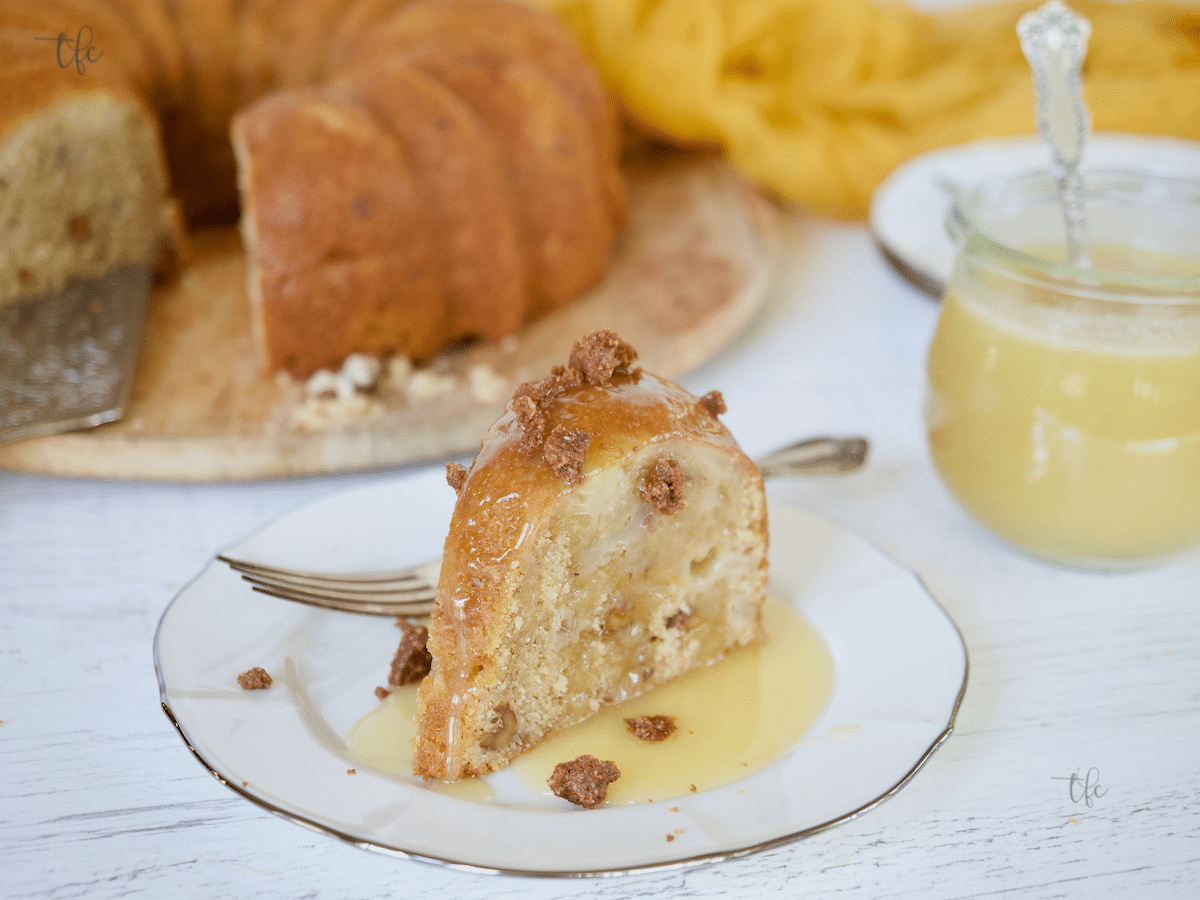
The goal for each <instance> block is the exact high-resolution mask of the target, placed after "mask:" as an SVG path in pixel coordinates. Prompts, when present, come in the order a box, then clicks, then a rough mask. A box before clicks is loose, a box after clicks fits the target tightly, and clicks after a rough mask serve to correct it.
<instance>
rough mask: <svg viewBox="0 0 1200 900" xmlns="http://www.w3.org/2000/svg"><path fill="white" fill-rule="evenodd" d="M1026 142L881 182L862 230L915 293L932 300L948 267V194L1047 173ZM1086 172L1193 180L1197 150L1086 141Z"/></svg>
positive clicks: (901, 172)
mask: <svg viewBox="0 0 1200 900" xmlns="http://www.w3.org/2000/svg"><path fill="white" fill-rule="evenodd" d="M1049 161H1050V157H1049V152H1048V151H1047V150H1046V148H1045V146H1044V145H1043V144H1042V142H1041V140H1040V139H1038V138H1037V137H1035V136H1033V135H1028V136H1024V137H1015V138H1006V139H997V140H982V141H973V142H971V143H969V144H960V145H958V146H955V147H946V148H943V149H940V150H934V151H931V152H929V153H923V154H921V155H920V156H915V157H913V158H912V159H910V160H909V161H908V162H906V163H904V164H902V165H900V166H899V167H897V168H896V169H895V171H893V172H892V174H891V175H889V176H888V177H887V178H886V179H884V182H883V184H881V185H880V186H879V188H878V189H877V190H876V191H875V194H874V196H873V197H872V198H871V211H870V219H869V222H870V228H871V233H872V235H873V236H874V237H875V240H876V242H877V243H878V244H879V247H880V249H881V250H882V252H883V255H884V256H885V257H886V258H887V260H888V262H890V263H891V264H892V265H893V266H894V267H895V268H896V270H897V271H898V272H899V273H900V274H901V275H902V276H904V277H905V278H906V279H907V280H908V281H910V282H911V283H912V284H914V285H915V286H916V287H917V288H919V289H920V290H922V291H924V292H925V293H927V294H929V295H930V296H931V297H934V298H935V299H940V298H941V296H942V292H943V291H944V290H945V286H946V282H947V281H948V280H949V278H950V272H951V270H952V268H953V266H954V245H953V244H952V243H951V242H950V238H949V236H948V235H947V234H946V229H945V227H944V222H945V219H946V213H947V212H948V211H949V209H950V191H951V190H953V189H963V188H970V187H973V186H974V185H976V184H978V183H979V182H981V181H984V180H985V179H988V178H993V177H996V176H999V175H1013V174H1017V173H1019V172H1027V171H1032V170H1034V169H1046V168H1048V167H1049ZM1084 167H1085V173H1086V170H1087V169H1088V168H1136V169H1142V170H1145V169H1156V170H1160V171H1164V172H1173V173H1176V174H1181V175H1189V176H1193V177H1200V143H1196V142H1195V141H1187V140H1183V139H1182V138H1174V137H1152V136H1148V135H1134V134H1116V133H1104V134H1096V135H1093V136H1092V139H1091V142H1090V143H1089V144H1088V149H1087V153H1086V155H1085V157H1084Z"/></svg>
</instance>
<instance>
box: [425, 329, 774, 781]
mask: <svg viewBox="0 0 1200 900" xmlns="http://www.w3.org/2000/svg"><path fill="white" fill-rule="evenodd" d="M636 356H637V354H636V353H635V352H634V351H633V350H632V348H630V347H629V346H628V345H627V344H624V343H623V342H621V341H620V340H619V339H618V338H617V336H616V335H615V334H613V333H612V332H609V331H601V332H596V333H594V334H591V335H588V336H587V337H585V338H583V339H582V340H580V341H579V342H578V343H577V344H576V345H575V348H574V350H573V351H572V353H571V358H570V363H569V365H568V366H567V367H565V368H557V367H556V369H555V370H554V372H553V374H551V375H550V376H549V377H548V378H546V379H544V380H542V381H538V382H531V383H529V384H525V385H522V386H521V387H520V388H518V390H517V392H516V394H515V395H514V396H513V399H512V401H511V402H510V403H509V405H508V409H507V410H506V412H505V413H504V415H502V416H501V417H500V419H499V420H498V421H497V422H496V423H495V424H494V425H493V426H492V427H491V429H490V430H489V431H488V432H487V434H486V435H485V436H484V438H483V441H482V444H481V447H480V451H479V454H478V455H477V456H476V457H475V460H474V462H473V463H472V464H471V467H470V468H469V469H464V468H463V467H462V466H457V465H453V464H452V465H451V466H450V467H449V468H448V476H449V481H450V483H451V485H452V486H453V487H454V488H455V489H456V490H457V491H458V501H457V504H456V506H455V509H454V515H453V519H452V521H451V524H450V533H449V536H448V537H447V539H446V546H445V553H444V556H443V560H442V574H441V581H440V583H439V585H438V597H437V606H436V608H435V610H434V612H433V616H432V621H431V622H430V626H429V643H428V647H429V650H430V652H431V653H432V655H433V668H432V671H431V672H430V674H429V675H428V676H427V677H426V678H425V680H424V681H423V682H422V684H421V688H420V694H419V705H418V711H417V728H418V736H417V740H416V748H415V754H414V758H413V767H414V770H415V772H416V773H417V774H418V775H421V776H424V777H426V778H439V779H450V780H454V779H458V778H462V777H464V776H475V775H483V774H486V773H487V772H491V771H493V770H495V769H498V768H501V767H502V766H504V765H506V764H507V763H508V761H509V760H511V759H512V758H513V757H514V756H516V755H517V754H518V753H520V752H521V751H523V750H526V749H528V748H530V747H532V746H533V745H534V744H536V743H538V742H539V741H540V740H542V738H544V737H545V736H546V735H547V734H549V733H550V732H552V731H556V730H558V729H561V728H563V727H565V726H568V725H572V724H574V723H576V722H579V721H581V720H583V719H586V718H588V717H589V716H591V715H592V714H593V713H595V712H596V711H597V710H599V709H600V707H601V706H602V705H605V704H609V703H617V702H620V701H621V700H624V699H626V698H629V697H633V696H635V695H637V694H640V693H642V692H644V691H646V690H647V689H649V688H651V687H653V686H654V685H658V684H662V683H663V682H665V681H667V680H669V679H671V678H674V677H675V676H677V675H680V674H681V673H683V672H686V671H687V670H689V669H692V668H694V667H696V666H701V665H707V664H709V663H712V662H714V661H716V660H718V659H720V658H721V657H722V656H723V655H724V654H725V652H726V651H727V650H729V649H730V648H732V647H735V646H739V645H742V644H748V643H750V642H752V641H754V640H756V639H758V638H759V637H760V635H761V630H760V612H761V606H762V602H763V597H764V590H765V585H766V578H767V562H766V550H767V514H766V500H765V497H764V492H763V482H762V476H761V474H760V473H759V471H758V468H757V466H755V464H754V463H753V462H752V461H751V460H750V459H749V458H748V457H747V456H746V455H745V454H744V453H743V452H742V451H741V450H740V449H739V447H738V445H737V443H736V442H735V441H734V439H733V437H732V436H731V435H730V434H729V432H728V431H727V430H726V429H725V427H724V426H723V425H722V424H721V423H720V421H719V420H718V418H717V416H718V414H719V413H721V412H724V409H725V406H724V402H723V401H722V399H721V396H720V394H718V393H716V392H713V393H710V394H706V395H705V396H704V397H702V398H697V397H695V396H693V395H692V394H690V393H688V392H687V391H685V390H684V389H683V388H681V387H679V386H677V385H675V384H672V383H670V382H668V381H665V380H663V379H661V378H657V377H655V376H654V375H650V374H648V373H645V372H642V371H641V370H640V369H638V368H635V367H634V366H633V362H634V360H635V359H636Z"/></svg>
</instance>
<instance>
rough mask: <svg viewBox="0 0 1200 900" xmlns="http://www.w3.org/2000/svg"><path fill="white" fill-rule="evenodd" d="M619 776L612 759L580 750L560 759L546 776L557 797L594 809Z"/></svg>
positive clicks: (619, 771) (601, 801) (619, 772)
mask: <svg viewBox="0 0 1200 900" xmlns="http://www.w3.org/2000/svg"><path fill="white" fill-rule="evenodd" d="M620 777H621V770H620V769H618V768H617V766H616V763H614V762H612V761H611V760H604V761H601V760H599V759H596V757H594V756H591V755H590V754H587V753H585V754H583V755H582V756H579V757H577V758H575V759H573V760H571V761H570V762H561V763H559V764H558V765H556V766H555V767H554V773H553V774H552V775H551V776H550V778H549V779H547V781H546V783H547V784H548V785H550V790H552V791H553V792H554V794H555V796H556V797H562V798H563V799H564V800H569V801H570V802H572V803H574V804H576V805H577V806H582V807H584V808H585V809H595V808H596V804H598V803H603V802H604V800H605V798H606V797H608V786H609V785H610V784H612V783H613V782H614V781H616V780H617V779H618V778H620Z"/></svg>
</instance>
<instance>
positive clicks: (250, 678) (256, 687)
mask: <svg viewBox="0 0 1200 900" xmlns="http://www.w3.org/2000/svg"><path fill="white" fill-rule="evenodd" d="M237 683H238V687H240V688H241V689H242V690H243V691H265V690H266V689H267V688H269V687H270V686H271V676H270V675H268V674H267V671H266V669H263V668H260V667H259V666H255V667H254V668H253V669H247V670H246V671H245V672H243V673H242V674H241V675H239V676H238V677H237Z"/></svg>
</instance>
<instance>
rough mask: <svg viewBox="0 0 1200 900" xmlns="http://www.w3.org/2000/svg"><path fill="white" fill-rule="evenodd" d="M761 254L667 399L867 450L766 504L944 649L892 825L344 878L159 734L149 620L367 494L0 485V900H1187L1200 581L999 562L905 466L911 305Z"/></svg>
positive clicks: (1196, 843) (882, 284) (843, 277)
mask: <svg viewBox="0 0 1200 900" xmlns="http://www.w3.org/2000/svg"><path fill="white" fill-rule="evenodd" d="M784 235H785V242H786V247H787V255H786V259H785V261H784V262H783V264H782V265H781V271H780V273H779V278H778V282H777V286H776V288H775V290H774V291H773V293H772V296H771V298H770V300H769V301H768V303H767V304H766V307H765V308H764V310H763V311H762V312H761V313H760V314H759V316H758V317H757V318H756V319H755V321H754V322H753V323H752V324H751V326H750V327H749V328H748V330H747V331H746V332H745V333H744V334H743V335H742V336H741V337H740V338H739V339H738V340H737V341H736V342H735V343H734V344H733V346H732V347H731V348H730V349H728V350H727V351H726V352H725V353H723V354H722V355H721V356H719V357H718V358H717V359H715V360H714V361H712V362H710V363H709V364H708V365H707V366H705V367H704V368H703V369H702V370H700V371H696V372H693V373H692V374H691V375H690V376H688V377H687V378H686V379H684V380H685V383H686V384H687V385H688V386H689V387H691V388H693V389H695V390H697V391H706V390H709V389H712V388H719V389H721V390H722V391H723V392H724V394H725V397H726V400H727V401H728V404H729V412H728V413H727V414H726V416H725V417H724V419H725V421H726V422H727V424H728V425H729V426H730V427H731V428H732V429H733V431H734V432H735V434H737V435H738V436H739V437H740V439H741V440H742V443H743V445H744V446H745V447H746V449H747V450H748V451H749V452H751V453H758V452H762V451H765V450H767V449H769V448H771V447H773V446H776V445H778V444H781V443H784V442H785V441H787V440H791V439H793V438H796V437H800V436H804V435H812V434H817V433H841V434H850V433H855V434H858V433H861V434H865V435H867V436H869V437H870V438H871V441H872V448H873V452H872V455H871V459H870V462H869V464H868V467H867V469H866V470H865V471H863V472H861V473H859V474H857V475H855V476H852V477H849V478H843V479H836V480H832V479H831V480H824V481H810V482H793V483H790V484H787V485H785V486H782V487H779V488H775V490H777V491H778V495H779V496H782V497H785V498H786V499H787V500H789V501H790V502H792V503H794V504H796V505H798V506H801V507H803V508H806V509H808V510H811V511H814V512H816V513H818V514H821V515H824V516H826V517H828V518H830V519H832V520H834V521H837V522H839V523H841V524H843V525H845V526H846V527H849V528H851V529H852V530H854V531H856V532H858V533H859V534H862V535H863V536H865V537H867V538H869V539H871V540H873V541H875V542H876V543H877V544H878V545H879V546H881V547H882V548H883V549H884V550H886V551H887V552H888V553H890V554H891V555H892V556H893V557H894V558H895V559H897V560H898V561H899V562H901V563H903V564H904V565H907V566H909V567H910V568H912V569H914V570H915V571H916V572H918V573H919V574H920V575H921V577H922V578H923V579H924V580H925V582H926V583H927V584H928V586H929V588H930V590H931V591H932V593H933V594H934V595H935V596H936V597H937V598H938V600H939V601H940V602H941V603H942V604H943V605H944V606H945V607H946V609H947V610H948V611H949V612H950V614H951V615H952V616H953V617H954V619H955V620H956V621H957V623H958V625H959V627H960V628H961V630H962V632H963V634H964V636H965V638H966V641H967V644H968V648H969V651H970V662H971V676H970V685H969V687H968V690H967V695H966V700H965V702H964V705H963V708H962V711H961V714H960V716H959V723H958V728H957V731H956V733H955V735H954V736H953V737H952V738H951V739H950V741H949V742H948V743H947V744H946V745H945V746H944V747H943V748H942V749H941V750H940V751H939V752H938V753H937V754H936V755H935V756H934V758H933V759H932V761H931V762H930V764H929V765H928V766H927V768H926V769H925V770H924V771H922V772H921V773H920V774H919V775H918V777H917V778H916V779H915V780H914V781H913V782H912V783H911V784H910V785H909V786H908V787H907V788H906V789H904V790H903V791H902V792H901V793H900V794H899V795H898V796H897V797H895V798H893V799H892V800H890V801H888V802H887V803H885V804H883V805H882V806H881V807H879V808H878V809H876V810H874V811H872V812H871V813H869V814H867V815H865V816H863V817H861V818H860V819H858V820H855V821H853V822H850V823H848V824H846V825H844V826H842V827H839V828H835V829H832V830H830V831H827V832H825V833H823V834H820V835H817V836H816V837H813V838H810V839H808V840H805V841H801V842H797V843H793V844H790V845H787V846H784V847H780V848H776V849H774V850H771V851H769V852H765V853H761V854H756V855H752V856H749V857H746V858H744V859H741V860H737V861H733V862H728V863H721V864H717V865H711V866H708V867H704V868H698V869H690V870H685V871H679V872H663V873H658V874H647V875H639V876H622V877H616V878H609V879H595V880H591V881H589V882H587V883H586V884H580V883H579V882H576V881H571V880H556V879H526V878H516V877H510V876H488V875H481V874H476V873H471V872H459V871H454V870H450V869H446V868H442V867H438V866H434V865H429V864H423V863H418V862H412V861H407V860H402V859H394V858H390V857H386V856H382V855H378V854H373V853H368V852H365V851H362V850H358V849H356V848H353V847H350V846H347V845H345V844H342V843H341V842H339V841H338V840H336V839H334V838H330V837H327V836H325V835H321V834H315V833H312V832H310V831H308V830H306V829H304V828H301V827H299V826H297V825H295V824H292V823H291V822H287V821H284V820H283V819H280V818H278V817H276V816H273V815H271V814H270V813H268V812H265V811H263V810H261V809H259V808H258V807H256V806H254V805H252V804H250V803H247V802H245V801H244V800H242V799H240V798H239V797H237V796H235V795H234V794H232V793H231V792H230V791H229V790H227V789H226V788H224V787H223V786H222V785H220V784H219V783H218V782H217V781H216V780H215V779H213V778H212V777H211V776H210V775H208V774H207V772H206V771H205V770H204V769H203V768H202V767H201V766H200V765H199V764H198V763H197V761H196V760H195V759H194V758H193V756H192V755H191V754H190V753H189V752H188V750H187V748H186V747H185V746H184V745H183V743H182V741H181V740H180V739H179V737H178V735H177V734H176V732H175V730H174V729H173V728H172V726H171V724H170V723H169V722H168V720H167V718H166V717H165V716H164V715H163V713H162V711H161V709H160V707H159V703H158V688H157V683H156V680H155V674H154V667H153V660H152V654H151V644H152V639H153V635H154V630H155V627H156V624H157V622H158V618H159V616H160V615H161V613H162V611H163V609H164V608H165V607H166V605H167V603H168V602H169V600H170V599H171V597H172V596H173V595H174V594H175V593H176V592H178V591H179V590H180V589H181V587H182V586H183V585H185V584H186V583H187V581H188V579H189V578H191V577H192V576H193V575H194V574H196V573H197V572H198V571H199V570H200V568H201V567H202V566H203V565H205V563H206V562H207V561H208V560H209V559H210V558H211V557H212V555H213V554H214V553H215V552H217V551H218V550H220V549H221V548H222V547H223V546H225V545H227V544H229V543H232V542H233V541H235V540H236V539H238V538H240V537H242V536H243V535H245V534H246V533H248V532H250V531H252V530H253V529H255V528H256V527H257V526H259V525H260V524H261V523H263V522H265V521H267V520H269V519H271V518H272V517H273V516H276V515H278V514H279V513H281V512H283V511H285V510H288V509H291V508H293V507H295V506H296V505H298V504H301V503H303V502H305V501H306V500H309V499H311V498H314V497H318V496H322V495H324V494H327V493H329V492H331V491H337V490H341V489H344V488H346V487H350V486H355V485H361V484H367V483H370V482H371V481H372V480H373V479H379V478H383V477H386V475H381V474H374V475H356V476H347V477H339V478H321V479H306V480H297V481H286V482H261V483H250V484H239V485H202V484H199V485H171V484H138V483H106V482H98V481H73V480H55V479H49V478H40V477H31V476H25V475H13V474H8V473H0V720H3V722H4V724H3V725H2V726H0V896H3V897H12V898H17V897H20V898H25V897H41V898H64V897H88V898H108V897H112V898H117V897H172V898H191V897H196V898H227V897H252V896H261V897H307V898H335V897H356V898H357V897H364V898H365V897H393V896H394V897H410V896H434V897H452V898H457V897H471V898H476V897H493V898H516V897H521V898H525V897H529V898H553V897H567V896H573V895H575V894H578V893H580V892H581V891H586V892H587V893H589V894H591V895H594V896H597V897H602V898H632V897H640V896H656V897H718V896H754V895H757V896H762V897H795V896H802V895H803V896H811V897H818V896H861V897H880V896H889V897H903V896H920V897H922V898H942V897H990V896H997V895H1017V896H1022V897H1027V896H1028V897H1059V896H1080V897H1105V896H1138V897H1188V896H1196V895H1197V892H1198V891H1200V888H1198V887H1197V884H1198V883H1200V801H1198V799H1197V797H1198V795H1197V784H1200V751H1198V750H1197V743H1198V740H1200V554H1192V555H1191V556H1190V557H1188V558H1187V559H1185V560H1183V561H1180V562H1177V563H1175V564H1173V565H1170V566H1167V567H1164V568H1161V569H1158V570H1155V571H1151V572H1146V573H1140V574H1132V575H1085V574H1077V573H1073V572H1068V571H1064V570H1059V569H1054V568H1049V567H1046V566H1043V565H1040V564H1037V563H1034V562H1030V561H1028V560H1025V559H1023V558H1022V557H1020V556H1018V555H1016V554H1015V553H1012V552H1010V551H1008V550H1006V549H1005V548H1003V547H1002V546H1000V545H999V544H998V543H996V542H995V541H994V540H993V539H991V538H990V537H989V536H988V535H987V534H985V533H984V532H983V531H982V530H981V529H980V528H978V527H977V526H975V525H974V524H973V523H972V522H971V521H970V520H969V519H968V518H967V517H966V515H965V514H964V513H962V512H961V511H960V510H959V509H958V508H957V507H956V506H955V505H954V503H953V502H952V501H951V499H950V498H949V496H948V495H947V494H946V493H945V491H944V490H943V489H942V487H941V486H940V484H939V482H938V481H937V480H936V477H935V475H934V473H933V471H932V469H931V467H930V464H929V461H928V457H927V454H926V451H925V447H924V438H923V433H922V429H921V416H920V410H921V402H922V393H923V387H922V384H923V364H924V355H925V350H926V347H927V345H928V341H929V338H930V337H931V335H932V331H933V326H934V322H935V316H936V307H935V305H934V304H933V303H932V302H931V301H929V300H928V299H926V298H925V297H923V296H920V295H918V294H917V293H916V292H914V291H913V290H911V289H910V288H908V287H906V286H905V285H904V284H903V283H902V282H901V281H900V280H899V279H898V278H897V277H896V276H895V275H893V273H892V272H891V271H889V270H888V269H887V267H886V266H885V264H884V263H883V262H882V261H881V260H880V258H879V257H878V254H877V253H876V252H875V249H874V247H873V246H872V244H871V241H870V238H869V237H868V236H867V234H866V233H865V231H864V229H863V228H862V227H861V226H857V225H842V224H834V223H829V222H825V221H823V220H817V219H812V218H807V217H801V216H789V217H788V218H786V220H785V222H784ZM1089 772H1090V773H1092V774H1091V781H1090V783H1089V782H1088V781H1087V776H1088V773H1089ZM1073 774H1075V775H1078V776H1080V777H1082V778H1083V779H1084V784H1083V785H1081V784H1080V783H1078V782H1075V783H1073V782H1071V781H1070V780H1069V779H1070V777H1071V776H1072V775H1073ZM1085 793H1086V796H1084V794H1085Z"/></svg>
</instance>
